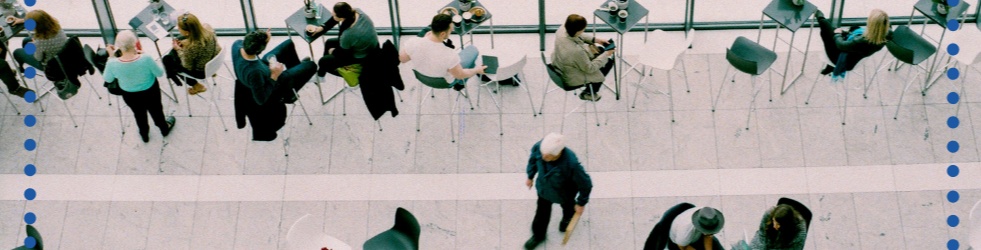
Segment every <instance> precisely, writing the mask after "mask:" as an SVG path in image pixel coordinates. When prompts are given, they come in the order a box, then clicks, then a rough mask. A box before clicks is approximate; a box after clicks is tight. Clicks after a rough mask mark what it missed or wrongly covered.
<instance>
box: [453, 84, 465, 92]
mask: <svg viewBox="0 0 981 250" xmlns="http://www.w3.org/2000/svg"><path fill="white" fill-rule="evenodd" d="M466 87H467V85H466V84H457V85H453V90H456V91H460V90H463V89H464V88H466Z"/></svg>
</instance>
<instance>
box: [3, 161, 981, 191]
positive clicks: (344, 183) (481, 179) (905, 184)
mask: <svg viewBox="0 0 981 250" xmlns="http://www.w3.org/2000/svg"><path fill="white" fill-rule="evenodd" d="M958 165H959V166H960V168H961V173H960V176H958V178H950V177H949V176H947V175H946V174H945V173H946V170H945V169H946V168H947V164H917V165H895V166H847V167H809V168H807V169H806V171H805V169H804V168H799V167H798V168H773V169H767V168H753V169H709V170H665V171H622V172H597V173H591V174H590V175H591V176H592V179H593V184H594V188H593V193H592V195H591V197H592V198H629V197H671V196H713V195H766V194H806V193H863V192H890V191H923V190H947V189H950V188H956V189H981V181H979V180H981V171H979V170H981V163H977V162H975V163H964V164H958ZM893 170H895V171H893ZM893 173H895V175H894V174H893ZM524 178H525V176H524V174H520V173H515V174H395V175H385V174H367V175H285V176H284V175H204V176H197V175H195V176H187V175H185V176H171V175H158V176H153V175H43V174H42V175H36V176H34V177H31V178H27V177H25V176H23V175H15V174H7V175H0V200H24V196H23V191H24V189H25V188H26V187H33V188H34V189H35V190H37V193H38V198H37V200H67V201H325V200H326V201H343V200H370V201H384V200H515V199H534V198H535V192H534V191H533V190H528V188H527V187H525V186H524ZM284 189H285V190H284Z"/></svg>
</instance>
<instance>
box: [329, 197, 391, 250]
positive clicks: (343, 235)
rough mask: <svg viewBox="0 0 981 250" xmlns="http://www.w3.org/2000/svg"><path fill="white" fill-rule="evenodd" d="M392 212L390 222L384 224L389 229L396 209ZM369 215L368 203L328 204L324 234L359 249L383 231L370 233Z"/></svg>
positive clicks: (338, 202)
mask: <svg viewBox="0 0 981 250" xmlns="http://www.w3.org/2000/svg"><path fill="white" fill-rule="evenodd" d="M390 212H391V213H390V214H388V217H386V218H388V219H389V221H387V222H384V223H387V228H391V227H392V225H394V224H393V223H394V222H395V221H394V218H395V209H394V208H393V209H392V211H390ZM368 213H369V209H368V202H367V201H330V202H327V206H326V215H325V216H324V218H325V222H324V232H326V233H327V234H328V235H331V236H334V237H335V238H337V239H339V240H341V241H343V242H345V243H347V244H348V245H350V246H351V247H353V248H355V249H359V248H361V245H362V244H364V242H366V241H368V239H369V238H370V237H372V236H375V235H376V234H378V233H381V232H382V231H383V230H380V231H377V232H373V231H368V221H369V220H370V219H371V218H370V217H368V216H369V214H368ZM366 218H367V219H366ZM386 230H387V229H386Z"/></svg>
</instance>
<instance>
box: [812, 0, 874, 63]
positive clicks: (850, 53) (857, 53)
mask: <svg viewBox="0 0 981 250" xmlns="http://www.w3.org/2000/svg"><path fill="white" fill-rule="evenodd" d="M814 17H815V18H817V21H818V26H819V27H820V28H821V41H822V42H823V43H824V51H825V53H827V55H828V59H830V60H831V62H833V63H835V65H827V66H825V67H824V69H823V70H821V74H822V75H828V74H831V73H834V74H833V75H832V77H834V78H840V77H844V74H845V71H849V70H852V69H853V68H855V65H856V64H858V61H860V60H862V59H863V58H866V57H869V56H871V55H872V54H875V52H878V51H879V50H881V49H882V47H884V46H885V45H886V41H888V40H889V39H890V38H891V36H890V35H891V30H890V29H889V15H888V14H886V12H885V11H882V10H880V9H874V10H872V11H871V12H869V18H868V19H867V21H866V23H865V27H861V28H859V27H851V28H850V29H848V30H846V29H845V28H838V29H835V28H834V26H832V25H831V21H828V19H827V18H825V17H824V13H823V12H821V11H820V10H818V11H817V12H815V13H814Z"/></svg>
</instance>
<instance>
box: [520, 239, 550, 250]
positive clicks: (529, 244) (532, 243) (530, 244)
mask: <svg viewBox="0 0 981 250" xmlns="http://www.w3.org/2000/svg"><path fill="white" fill-rule="evenodd" d="M542 242H545V239H544V238H542V239H536V238H535V237H534V236H532V237H531V238H530V239H528V241H525V249H527V250H532V249H535V247H538V245H541V244H542Z"/></svg>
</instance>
